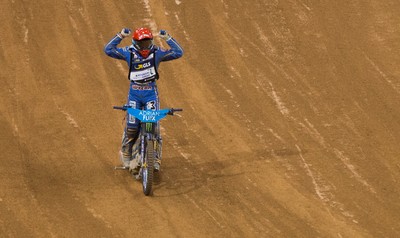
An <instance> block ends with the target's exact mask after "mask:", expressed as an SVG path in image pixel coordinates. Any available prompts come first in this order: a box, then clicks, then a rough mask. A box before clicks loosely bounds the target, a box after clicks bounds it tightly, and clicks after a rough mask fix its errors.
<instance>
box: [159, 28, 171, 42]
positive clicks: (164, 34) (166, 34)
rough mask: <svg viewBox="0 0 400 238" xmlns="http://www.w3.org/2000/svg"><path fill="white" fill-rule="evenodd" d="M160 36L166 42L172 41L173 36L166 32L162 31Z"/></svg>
mask: <svg viewBox="0 0 400 238" xmlns="http://www.w3.org/2000/svg"><path fill="white" fill-rule="evenodd" d="M159 36H160V37H161V38H162V39H164V40H169V39H171V36H170V35H169V34H168V32H167V31H166V30H161V31H160V34H159Z"/></svg>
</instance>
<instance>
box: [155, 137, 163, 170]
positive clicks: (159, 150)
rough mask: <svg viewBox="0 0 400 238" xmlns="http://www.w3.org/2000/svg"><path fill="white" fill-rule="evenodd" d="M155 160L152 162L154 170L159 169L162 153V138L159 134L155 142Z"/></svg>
mask: <svg viewBox="0 0 400 238" xmlns="http://www.w3.org/2000/svg"><path fill="white" fill-rule="evenodd" d="M156 143H157V144H156V161H155V162H154V171H155V172H158V171H160V166H161V155H162V138H161V136H159V137H158V138H157V142H156Z"/></svg>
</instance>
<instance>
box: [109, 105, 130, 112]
mask: <svg viewBox="0 0 400 238" xmlns="http://www.w3.org/2000/svg"><path fill="white" fill-rule="evenodd" d="M128 108H130V106H123V107H119V106H113V109H116V110H122V111H126V110H128Z"/></svg>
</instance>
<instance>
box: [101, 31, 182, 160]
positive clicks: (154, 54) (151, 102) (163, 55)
mask: <svg viewBox="0 0 400 238" xmlns="http://www.w3.org/2000/svg"><path fill="white" fill-rule="evenodd" d="M122 39H123V37H122V36H121V35H120V34H117V35H116V36H115V37H114V38H112V39H111V40H110V42H108V43H107V44H106V45H105V47H104V52H105V53H106V54H107V55H108V56H110V57H112V58H115V59H120V60H125V61H126V63H127V64H128V67H129V72H128V79H129V80H130V87H129V95H128V100H127V104H128V105H130V106H132V107H134V108H137V109H147V110H158V109H159V106H160V103H159V99H158V92H157V86H156V81H157V79H158V78H159V75H158V67H159V64H160V63H161V61H169V60H174V59H178V58H180V57H182V55H183V49H182V48H181V46H180V45H179V44H178V43H177V42H176V41H175V39H173V38H172V37H170V38H169V39H167V40H166V42H167V44H168V45H169V46H170V49H163V48H161V47H158V46H156V45H154V47H153V48H152V49H151V51H150V54H149V55H148V57H147V58H143V57H142V56H141V55H140V53H139V52H138V51H136V49H135V48H134V47H133V45H130V46H126V47H123V48H118V47H117V46H118V44H119V43H121V41H122ZM139 123H140V122H139V120H137V119H135V118H134V117H133V116H131V115H128V114H127V120H126V127H125V131H124V135H123V138H122V149H121V153H122V156H123V157H125V160H126V159H127V157H129V158H130V157H131V156H132V155H131V154H132V146H133V144H134V143H135V141H136V139H137V136H138V132H139ZM123 163H124V162H123Z"/></svg>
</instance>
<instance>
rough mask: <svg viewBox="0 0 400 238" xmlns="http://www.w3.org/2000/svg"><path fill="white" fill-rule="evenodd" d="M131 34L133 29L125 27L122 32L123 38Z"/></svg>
mask: <svg viewBox="0 0 400 238" xmlns="http://www.w3.org/2000/svg"><path fill="white" fill-rule="evenodd" d="M130 34H131V29H129V28H123V29H122V30H121V33H120V35H121V36H122V38H125V37H127V36H129V35H130Z"/></svg>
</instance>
